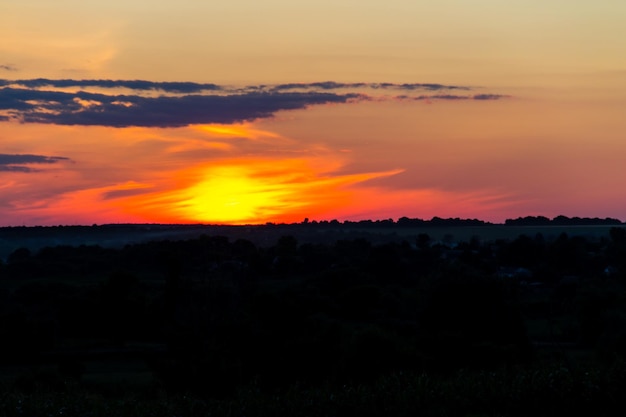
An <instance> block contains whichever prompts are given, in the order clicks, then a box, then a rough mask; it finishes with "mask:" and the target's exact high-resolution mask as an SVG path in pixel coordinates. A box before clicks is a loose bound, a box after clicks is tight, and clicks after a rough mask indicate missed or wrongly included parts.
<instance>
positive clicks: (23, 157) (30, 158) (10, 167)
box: [0, 154, 69, 172]
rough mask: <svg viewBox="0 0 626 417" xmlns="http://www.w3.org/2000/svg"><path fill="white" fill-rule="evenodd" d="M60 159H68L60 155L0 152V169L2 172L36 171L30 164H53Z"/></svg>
mask: <svg viewBox="0 0 626 417" xmlns="http://www.w3.org/2000/svg"><path fill="white" fill-rule="evenodd" d="M60 161H69V158H65V157H62V156H45V155H31V154H15V155H11V154H0V171H3V172H37V171H39V170H38V169H36V168H33V167H31V166H29V165H31V164H55V163H57V162H60Z"/></svg>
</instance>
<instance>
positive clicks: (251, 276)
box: [0, 224, 626, 416]
mask: <svg viewBox="0 0 626 417" xmlns="http://www.w3.org/2000/svg"><path fill="white" fill-rule="evenodd" d="M357 226H358V225H357ZM366 226H368V227H364V228H362V227H356V226H355V225H351V227H350V228H342V227H337V225H322V226H320V225H308V224H306V225H305V224H300V225H270V226H266V227H262V228H259V227H233V228H225V227H223V228H218V227H214V228H208V227H202V226H184V227H180V228H178V229H176V228H173V227H168V226H116V227H117V229H115V227H114V229H115V233H113V232H111V229H106V226H94V227H91V228H73V229H72V228H33V229H31V228H28V229H26V228H23V229H22V230H18V229H20V228H11V230H8V231H7V230H3V231H2V232H0V238H1V239H3V244H4V245H5V247H7V245H11V244H15V243H16V242H19V243H28V242H30V243H31V245H28V244H25V245H23V246H22V247H18V248H12V249H11V251H10V252H9V253H7V254H6V256H5V259H4V261H3V262H2V263H1V264H0V331H1V332H2V343H1V344H0V386H1V387H2V390H1V391H0V415H3V416H4V415H6V416H40V415H41V416H57V415H58V416H61V415H64V416H65V415H70V416H118V415H119V416H209V415H212V416H216V415H217V416H222V415H223V416H241V415H246V416H265V415H269V416H283V415H284V416H288V415H289V416H293V415H298V416H341V415H366V416H368V415H371V416H378V415H381V416H383V415H384V416H405V415H406V416H408V415H423V416H446V415H449V416H530V415H532V416H543V415H545V416H548V415H551V416H552V415H607V416H608V415H624V413H626V397H625V396H624V395H623V392H626V362H625V361H624V358H625V355H626V303H625V299H626V297H625V296H626V229H624V228H623V227H620V226H617V227H616V226H593V227H584V226H578V227H573V228H572V227H570V228H566V226H559V227H556V226H555V227H550V228H546V227H543V228H541V229H533V228H531V227H529V226H528V227H522V226H507V227H508V229H507V227H505V226H479V227H473V226H466V227H461V226H459V227H443V228H410V227H406V228H398V227H396V226H395V225H385V224H381V225H376V228H373V227H372V226H371V225H366ZM146 228H147V229H146ZM498 228H499V229H498ZM129 231H134V232H133V233H134V234H132V236H131V233H130V232H129ZM17 232H20V233H17ZM219 232H225V233H219ZM505 232H506V234H504V233H505ZM11 233H14V234H16V233H17V234H16V235H14V236H11ZM142 233H143V235H141V234H142ZM157 233H161V235H157ZM140 235H141V236H140ZM148 235H150V236H148ZM20 239H21V240H20ZM45 239H57V244H56V245H45V244H42V243H43V242H46V240H45ZM72 239H73V240H72ZM79 239H91V241H90V242H85V241H80V240H79ZM123 239H127V241H126V242H125V243H124V242H122V241H123ZM70 241H72V242H73V243H74V244H69V242H70ZM113 242H115V244H113ZM59 243H61V244H59ZM81 243H82V244H81Z"/></svg>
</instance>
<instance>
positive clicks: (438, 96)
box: [396, 94, 510, 100]
mask: <svg viewBox="0 0 626 417" xmlns="http://www.w3.org/2000/svg"><path fill="white" fill-rule="evenodd" d="M507 97H510V96H507V95H502V94H476V95H473V96H459V95H455V94H434V95H420V96H417V97H410V96H406V95H402V96H397V97H396V98H399V99H403V100H407V99H408V100H499V99H501V98H507Z"/></svg>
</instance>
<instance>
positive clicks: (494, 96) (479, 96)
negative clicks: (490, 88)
mask: <svg viewBox="0 0 626 417" xmlns="http://www.w3.org/2000/svg"><path fill="white" fill-rule="evenodd" d="M508 97H510V96H507V95H503V94H476V95H475V96H474V97H472V98H473V99H474V100H499V99H501V98H508Z"/></svg>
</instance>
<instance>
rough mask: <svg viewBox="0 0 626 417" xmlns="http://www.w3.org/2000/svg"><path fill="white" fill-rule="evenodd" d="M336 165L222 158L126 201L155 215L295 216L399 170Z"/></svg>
mask: <svg viewBox="0 0 626 417" xmlns="http://www.w3.org/2000/svg"><path fill="white" fill-rule="evenodd" d="M337 166H338V165H337V163H336V161H335V162H329V161H323V160H315V159H279V160H274V159H247V160H228V161H221V162H220V163H213V164H211V165H202V166H197V167H193V168H190V169H188V170H186V171H183V172H179V173H178V174H176V175H177V177H178V178H177V182H178V184H179V185H178V186H177V187H176V188H175V189H171V190H170V191H164V192H161V193H155V194H152V195H151V196H146V195H143V196H132V197H129V198H128V199H126V200H125V202H124V206H125V207H126V208H127V211H129V212H131V213H134V214H140V215H144V216H146V217H148V216H149V217H152V218H154V220H156V221H168V222H204V223H213V224H220V223H221V224H259V223H265V222H269V221H271V222H296V221H301V220H302V219H303V218H304V217H315V216H319V215H324V214H325V213H327V212H330V211H332V210H333V209H336V208H337V207H340V206H343V205H346V204H350V203H351V201H352V200H353V199H354V196H355V194H354V190H349V189H348V186H350V185H352V184H356V183H359V182H362V181H366V180H368V179H373V178H377V177H382V176H388V175H394V174H396V173H398V172H400V171H399V170H394V171H388V172H376V173H362V174H349V175H333V171H334V170H336V169H337ZM155 213H156V214H157V216H158V217H159V218H155Z"/></svg>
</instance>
